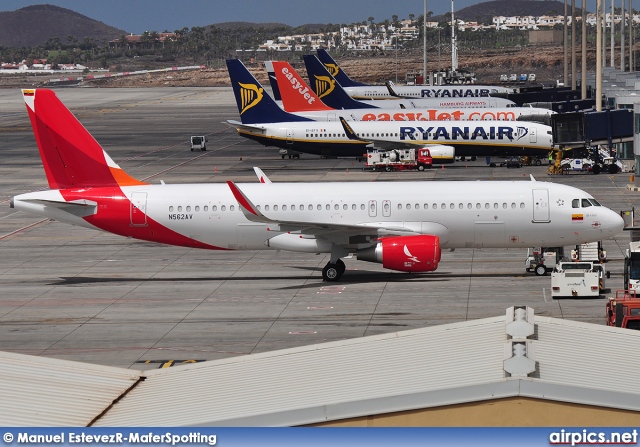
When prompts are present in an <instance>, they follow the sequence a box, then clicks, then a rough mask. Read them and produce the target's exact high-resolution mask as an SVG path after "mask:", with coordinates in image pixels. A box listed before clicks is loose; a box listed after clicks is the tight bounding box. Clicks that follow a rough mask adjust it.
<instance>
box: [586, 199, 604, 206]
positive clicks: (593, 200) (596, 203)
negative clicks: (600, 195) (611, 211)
mask: <svg viewBox="0 0 640 447" xmlns="http://www.w3.org/2000/svg"><path fill="white" fill-rule="evenodd" d="M589 202H591V204H592V205H593V206H602V205H600V202H598V201H597V200H596V199H594V198H590V199H589Z"/></svg>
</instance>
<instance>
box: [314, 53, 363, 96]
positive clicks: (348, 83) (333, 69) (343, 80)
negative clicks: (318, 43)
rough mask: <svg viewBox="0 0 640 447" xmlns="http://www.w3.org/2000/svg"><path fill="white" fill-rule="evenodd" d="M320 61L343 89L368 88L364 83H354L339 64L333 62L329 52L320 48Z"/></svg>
mask: <svg viewBox="0 0 640 447" xmlns="http://www.w3.org/2000/svg"><path fill="white" fill-rule="evenodd" d="M318 59H320V62H322V64H323V65H324V66H325V68H326V69H327V71H328V72H329V73H331V76H333V77H334V78H336V81H338V82H339V83H340V85H341V86H343V87H366V86H367V85H368V84H363V83H362V82H358V81H354V80H353V79H351V78H350V77H349V76H347V74H346V73H345V72H344V70H342V69H341V68H340V66H339V65H338V63H337V62H336V61H334V60H333V58H332V57H331V55H329V53H328V52H327V50H325V49H322V48H319V49H318Z"/></svg>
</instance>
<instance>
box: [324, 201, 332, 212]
mask: <svg viewBox="0 0 640 447" xmlns="http://www.w3.org/2000/svg"><path fill="white" fill-rule="evenodd" d="M325 208H326V209H327V211H329V210H330V209H331V205H329V204H328V203H327V204H326V205H325Z"/></svg>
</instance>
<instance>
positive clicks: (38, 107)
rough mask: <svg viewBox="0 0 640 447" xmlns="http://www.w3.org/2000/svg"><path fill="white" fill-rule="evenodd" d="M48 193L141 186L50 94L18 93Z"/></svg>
mask: <svg viewBox="0 0 640 447" xmlns="http://www.w3.org/2000/svg"><path fill="white" fill-rule="evenodd" d="M22 95H23V98H24V101H25V103H26V105H27V111H28V112H29V119H30V120H31V126H32V127H33V133H34V135H35V137H36V143H37V144H38V150H39V151H40V157H41V158H42V164H43V166H44V170H45V173H46V175H47V180H48V181H49V187H50V188H51V189H67V188H85V187H98V186H130V185H141V184H144V183H143V182H140V181H138V180H136V179H134V178H133V177H131V176H129V175H128V174H127V173H126V172H124V171H123V170H122V169H121V168H120V166H118V165H117V164H116V163H115V162H114V161H113V160H112V159H111V157H109V155H108V154H107V153H106V152H105V151H104V149H102V146H100V144H98V142H97V141H96V140H95V139H94V138H93V136H91V134H90V133H89V132H88V131H87V129H85V128H84V126H83V125H82V124H81V123H80V121H78V119H77V118H76V117H75V116H74V115H73V114H72V113H71V112H70V111H69V109H67V107H66V106H65V105H64V104H63V103H62V102H61V101H60V100H59V99H58V97H57V96H56V94H55V93H54V92H53V91H52V90H47V89H29V90H26V89H25V90H22Z"/></svg>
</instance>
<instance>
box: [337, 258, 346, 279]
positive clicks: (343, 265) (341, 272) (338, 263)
mask: <svg viewBox="0 0 640 447" xmlns="http://www.w3.org/2000/svg"><path fill="white" fill-rule="evenodd" d="M336 265H337V266H338V268H339V269H340V276H342V274H343V273H344V271H345V270H346V269H347V266H346V265H345V264H344V261H343V260H342V259H338V260H337V261H336Z"/></svg>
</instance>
